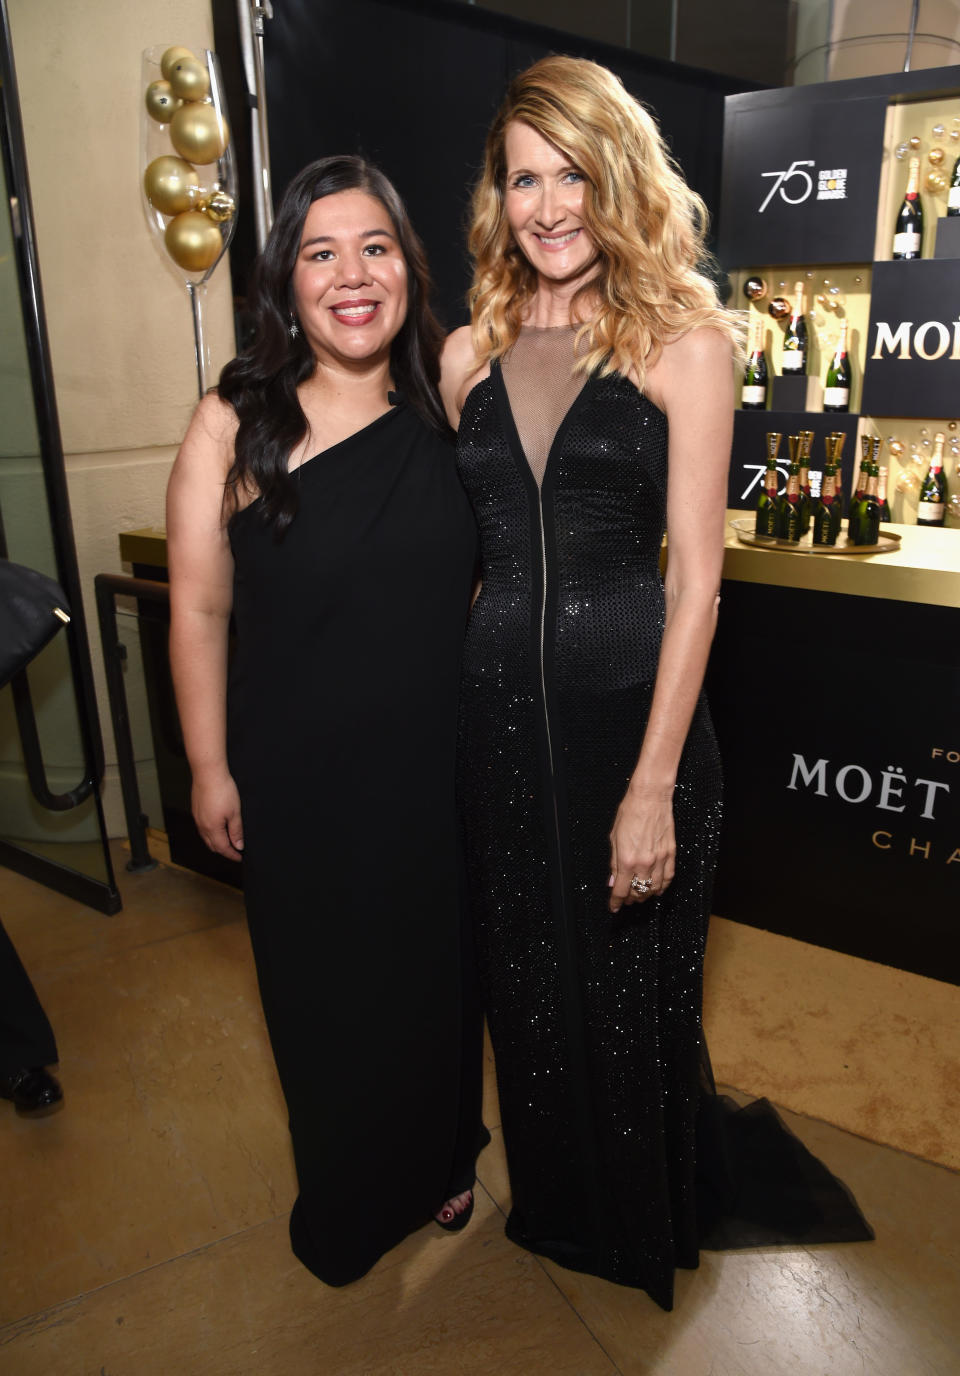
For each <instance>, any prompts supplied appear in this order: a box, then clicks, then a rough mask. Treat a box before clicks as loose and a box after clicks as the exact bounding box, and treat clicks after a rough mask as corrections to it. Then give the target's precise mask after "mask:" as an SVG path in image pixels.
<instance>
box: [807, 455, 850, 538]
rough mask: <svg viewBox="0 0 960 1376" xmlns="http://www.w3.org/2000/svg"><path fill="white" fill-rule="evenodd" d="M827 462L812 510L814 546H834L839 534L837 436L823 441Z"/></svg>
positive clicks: (840, 508) (840, 501)
mask: <svg viewBox="0 0 960 1376" xmlns="http://www.w3.org/2000/svg"><path fill="white" fill-rule="evenodd" d="M824 446H825V448H826V451H827V461H826V463H825V464H824V466H823V481H822V483H821V484H820V496H819V497H818V498H817V501H816V504H815V506H814V509H813V543H814V544H815V545H835V544H836V543H837V536H838V535H839V534H840V520H841V512H842V510H843V503H842V500H841V498H840V492H839V489H840V479H839V476H838V474H839V471H840V460H839V457H838V452H837V451H838V446H837V436H836V435H827V436H826V438H825V440H824Z"/></svg>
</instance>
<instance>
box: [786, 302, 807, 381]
mask: <svg viewBox="0 0 960 1376" xmlns="http://www.w3.org/2000/svg"><path fill="white" fill-rule="evenodd" d="M780 371H781V372H782V373H783V376H784V377H800V376H801V375H802V374H803V373H805V372H806V371H807V322H806V320H805V319H804V314H803V283H802V282H798V283H797V284H796V286H795V287H794V297H793V311H792V313H791V315H790V323H789V325H788V326H787V333H786V335H785V336H784V340H783V358H782V360H781V366H780Z"/></svg>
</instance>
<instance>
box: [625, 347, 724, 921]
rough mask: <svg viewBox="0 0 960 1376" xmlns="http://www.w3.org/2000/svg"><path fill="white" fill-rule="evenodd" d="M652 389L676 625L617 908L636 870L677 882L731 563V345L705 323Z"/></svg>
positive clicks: (632, 788) (674, 352) (669, 609)
mask: <svg viewBox="0 0 960 1376" xmlns="http://www.w3.org/2000/svg"><path fill="white" fill-rule="evenodd" d="M648 392H650V393H652V394H653V398H654V399H656V401H657V402H658V404H659V405H661V406H662V408H663V410H664V411H665V412H666V415H667V421H668V425H669V460H668V463H669V470H668V471H669V477H668V487H667V540H668V549H667V574H666V580H665V588H666V625H665V628H664V634H663V643H662V645H661V649H660V659H659V664H658V667H657V677H656V683H655V686H654V694H653V702H652V704H651V708H650V717H649V720H648V722H647V728H646V732H645V734H644V739H643V746H642V749H641V751H640V758H639V760H638V761H637V765H636V768H635V769H634V771H633V774H632V776H631V779H630V783H629V786H628V788H627V792H626V795H625V797H624V799H623V801H622V803H621V804H620V808H619V810H618V812H617V816H616V819H615V821H614V825H613V829H612V831H611V835H610V844H611V873H612V875H613V878H614V882H613V886H612V892H611V895H610V907H611V909H612V910H613V911H614V912H616V911H617V909H618V908H619V907H620V906H621V905H622V904H623V902H624V901H627V902H634V901H637V899H638V895H636V894H635V893H634V892H633V891H632V890H631V889H630V880H631V879H632V877H633V876H634V875H635V874H636V875H637V876H638V877H639V878H640V879H650V880H652V887H651V893H653V892H659V891H662V890H663V889H664V888H666V887H667V885H668V884H669V883H670V882H671V880H672V879H673V874H674V859H675V854H676V840H675V836H674V826H673V790H674V785H675V784H676V779H677V769H678V767H679V764H680V756H681V753H682V751H683V746H684V742H685V741H686V738H687V733H688V731H689V729H690V722H691V720H692V717H693V713H694V709H695V707H696V704H697V699H698V697H699V694H700V688H701V685H702V683H703V676H704V672H705V670H706V666H707V658H708V656H709V654H710V644H711V641H712V640H713V634H714V630H715V628H716V620H717V601H718V593H719V588H720V577H721V572H722V567H723V534H724V516H725V512H726V491H727V469H728V467H729V462H730V444H731V438H732V432H733V402H734V391H733V366H732V360H731V350H730V344H729V341H728V340H727V339H726V338H725V336H723V335H722V334H720V332H719V331H717V330H711V329H707V328H704V329H698V330H693V331H691V332H690V333H689V334H687V335H684V336H683V337H682V338H681V339H678V340H676V341H675V342H674V343H672V344H670V345H669V346H667V348H666V349H665V350H664V353H663V355H662V356H661V359H660V360H658V363H657V365H656V368H655V369H653V370H651V374H650V377H649V378H648Z"/></svg>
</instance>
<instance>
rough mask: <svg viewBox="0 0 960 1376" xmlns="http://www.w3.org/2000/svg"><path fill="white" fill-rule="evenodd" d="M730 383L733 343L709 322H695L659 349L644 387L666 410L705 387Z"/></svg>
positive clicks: (663, 409) (685, 402)
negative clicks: (698, 323) (707, 323)
mask: <svg viewBox="0 0 960 1376" xmlns="http://www.w3.org/2000/svg"><path fill="white" fill-rule="evenodd" d="M732 386H733V346H732V344H731V342H730V338H729V336H728V335H726V334H724V332H723V331H722V330H718V329H714V328H713V326H711V325H698V326H696V327H695V328H694V329H692V330H687V332H686V333H685V334H682V335H678V336H677V337H676V338H675V339H671V340H668V341H667V342H666V343H665V344H663V346H662V347H661V349H660V353H659V355H658V357H657V360H656V362H655V363H654V364H652V365H651V366H650V367H649V368H648V369H647V374H646V379H645V384H644V390H645V391H646V393H647V395H648V396H649V397H650V400H651V401H653V402H655V403H656V405H657V406H659V407H660V409H661V411H665V412H669V410H670V407H671V405H673V406H676V404H677V403H678V402H679V403H681V404H683V405H687V404H689V401H690V399H691V398H692V397H695V396H698V395H700V396H702V395H703V394H704V390H705V389H706V390H707V391H712V390H713V389H714V388H715V387H719V388H720V389H721V390H722V391H724V392H725V391H726V389H727V388H728V387H732Z"/></svg>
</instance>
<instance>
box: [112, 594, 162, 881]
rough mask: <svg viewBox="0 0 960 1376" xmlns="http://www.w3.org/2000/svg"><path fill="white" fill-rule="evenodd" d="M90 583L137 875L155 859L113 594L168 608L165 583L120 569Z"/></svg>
mask: <svg viewBox="0 0 960 1376" xmlns="http://www.w3.org/2000/svg"><path fill="white" fill-rule="evenodd" d="M93 584H94V588H95V589H96V598H97V620H98V621H99V623H100V642H101V645H102V647H103V667H104V671H105V673H106V676H107V699H108V701H109V704H110V721H111V723H112V725H113V738H114V740H115V742H116V746H117V772H118V774H119V776H120V792H121V794H122V795H123V811H124V816H125V817H126V822H127V836H128V837H129V840H130V859H129V860H128V861H127V866H126V867H127V869H128V870H129V871H130V873H131V874H142V873H144V872H145V871H147V870H152V869H156V866H157V861H156V860H154V858H153V856H152V855H151V854H150V847H149V845H148V844H147V817H146V814H145V813H144V811H143V808H142V806H141V803H140V785H139V783H138V782H137V764H136V757H135V755H134V750H133V736H132V734H131V731H130V711H129V708H128V705H127V688H126V684H125V683H124V679H123V665H124V661H125V660H126V658H127V647H126V646H125V645H124V644H123V643H122V641H121V640H120V631H119V626H118V623H117V598H118V597H135V598H137V600H138V601H140V602H159V603H162V604H163V605H165V606H168V607H169V605H170V586H169V584H168V583H159V582H154V581H153V580H152V579H149V578H129V577H127V575H126V574H120V573H98V574H97V576H96V578H94V580H93Z"/></svg>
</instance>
